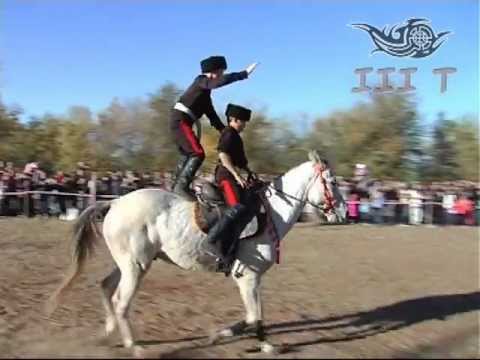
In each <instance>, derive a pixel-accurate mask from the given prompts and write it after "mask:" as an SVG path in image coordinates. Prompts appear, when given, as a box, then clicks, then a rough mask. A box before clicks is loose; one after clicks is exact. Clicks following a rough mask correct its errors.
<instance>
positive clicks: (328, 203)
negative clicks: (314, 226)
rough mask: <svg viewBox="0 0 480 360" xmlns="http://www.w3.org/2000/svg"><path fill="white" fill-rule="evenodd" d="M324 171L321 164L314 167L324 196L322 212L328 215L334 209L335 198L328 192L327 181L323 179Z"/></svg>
mask: <svg viewBox="0 0 480 360" xmlns="http://www.w3.org/2000/svg"><path fill="white" fill-rule="evenodd" d="M324 170H325V169H324V168H323V165H322V164H316V165H315V174H316V175H317V176H320V180H321V181H322V182H321V183H322V185H323V190H324V192H323V194H324V196H325V206H324V208H323V211H325V212H326V213H328V212H330V211H331V210H332V209H334V207H335V198H334V197H333V194H332V192H331V191H330V189H329V188H328V186H327V181H326V180H325V178H324V177H323V172H324Z"/></svg>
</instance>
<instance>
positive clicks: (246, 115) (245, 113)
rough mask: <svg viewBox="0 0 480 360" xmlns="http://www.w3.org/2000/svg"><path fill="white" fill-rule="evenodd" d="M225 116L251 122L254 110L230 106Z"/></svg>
mask: <svg viewBox="0 0 480 360" xmlns="http://www.w3.org/2000/svg"><path fill="white" fill-rule="evenodd" d="M225 115H227V117H228V116H231V117H234V118H236V119H240V120H243V121H249V120H250V117H251V116H252V110H250V109H247V108H244V107H243V106H239V105H234V104H228V105H227V110H226V111H225Z"/></svg>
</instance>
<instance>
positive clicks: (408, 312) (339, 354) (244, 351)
mask: <svg viewBox="0 0 480 360" xmlns="http://www.w3.org/2000/svg"><path fill="white" fill-rule="evenodd" d="M70 226H71V223H66V222H60V221H57V220H46V219H29V220H27V219H24V218H23V219H22V218H12V219H10V218H2V219H0V250H1V251H0V262H1V268H2V271H1V282H0V291H1V295H0V315H1V316H0V331H1V336H0V354H1V356H2V357H130V356H131V353H130V352H129V351H127V350H125V349H123V348H122V347H121V346H120V337H119V336H118V334H117V336H114V337H113V338H112V340H111V341H110V342H106V341H104V340H102V339H101V334H102V332H103V321H104V318H103V307H102V305H101V302H100V296H99V286H98V282H99V280H100V279H101V278H103V277H104V276H105V275H106V273H107V272H108V271H109V270H110V269H111V267H112V259H111V257H110V255H109V254H108V252H107V251H106V248H105V246H104V244H102V245H101V246H99V247H98V250H97V251H96V254H95V256H94V258H93V259H91V260H90V261H89V262H88V265H87V271H86V272H85V273H84V274H83V275H82V277H81V279H80V280H79V281H78V283H77V284H76V286H74V287H73V288H72V289H71V291H70V292H68V294H67V296H66V299H65V300H66V301H65V303H64V304H63V305H62V306H61V307H60V308H59V309H58V310H57V311H56V312H55V313H54V314H53V315H52V317H50V318H48V317H47V316H46V315H45V313H44V303H45V300H46V299H47V298H48V296H49V295H50V294H51V292H52V290H53V289H54V288H55V287H56V286H57V285H58V283H59V281H60V280H61V278H62V275H63V271H64V270H65V269H66V267H67V265H68V263H69V256H68V241H67V240H68V235H69V230H70ZM478 249H479V240H478V228H472V227H470V228H468V227H426V226H422V227H402V226H389V227H386V226H378V227H377V226H366V225H350V226H318V225H315V224H306V223H302V224H298V225H297V226H295V228H294V229H293V231H291V232H290V233H289V234H288V236H287V238H286V240H285V241H284V243H283V246H282V260H281V264H280V265H275V266H274V267H273V268H272V269H271V270H270V271H269V273H267V275H266V276H265V278H264V284H263V287H262V293H263V299H264V312H265V318H266V319H265V323H266V326H267V332H268V335H269V339H270V341H271V342H273V343H274V344H283V345H284V346H283V347H282V350H283V353H281V354H279V355H278V357H279V358H282V357H288V358H292V357H294V358H314V357H320V358H324V357H334V358H352V357H390V358H395V357H417V358H418V357H422V358H423V357H437V356H445V357H477V358H478V357H479V355H478V351H479V348H478V342H479V308H480V292H479V275H478V271H479V251H478ZM242 317H243V305H242V303H241V300H240V297H239V295H238V292H237V289H236V288H235V285H234V283H233V282H232V281H231V280H229V279H225V278H224V276H223V275H222V274H208V273H200V272H195V273H194V272H186V271H182V270H180V269H178V268H176V267H174V266H172V265H168V264H165V263H162V262H160V261H156V262H155V263H154V264H153V266H152V269H151V270H150V272H149V273H148V275H147V276H146V278H145V279H144V281H143V283H142V286H141V289H140V291H139V293H138V294H137V297H136V299H135V301H134V305H133V308H132V320H133V324H134V327H135V329H136V332H137V338H138V339H139V340H140V341H141V343H142V344H143V345H144V346H145V356H149V357H150V356H151V357H155V358H159V357H170V358H171V357H188V358H192V357H193V358H194V357H203V358H205V357H215V358H217V357H218V358H224V357H247V358H260V357H262V356H264V355H262V354H261V353H258V352H256V351H255V350H256V349H255V344H256V340H255V338H254V337H253V334H246V335H244V336H241V337H238V338H234V339H226V340H224V341H223V342H221V343H220V344H218V345H208V343H207V340H208V335H209V334H210V332H211V331H213V330H217V329H219V328H221V327H224V326H226V325H230V324H232V323H234V322H236V321H238V320H241V318H242Z"/></svg>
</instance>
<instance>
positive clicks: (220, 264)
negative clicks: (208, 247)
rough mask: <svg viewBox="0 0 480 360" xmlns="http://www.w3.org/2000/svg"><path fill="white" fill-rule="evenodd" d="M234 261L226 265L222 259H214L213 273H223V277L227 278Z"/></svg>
mask: <svg viewBox="0 0 480 360" xmlns="http://www.w3.org/2000/svg"><path fill="white" fill-rule="evenodd" d="M233 263H234V260H233V259H232V260H229V261H228V263H227V262H224V260H223V259H222V258H219V257H217V258H216V259H215V272H223V273H225V276H229V275H230V274H231V272H232V268H233Z"/></svg>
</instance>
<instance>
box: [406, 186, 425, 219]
mask: <svg viewBox="0 0 480 360" xmlns="http://www.w3.org/2000/svg"><path fill="white" fill-rule="evenodd" d="M408 206H409V223H410V224H411V225H420V224H421V223H422V221H423V196H422V193H421V192H420V188H419V187H418V186H415V187H414V188H413V189H412V190H410V201H409V204H408Z"/></svg>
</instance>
